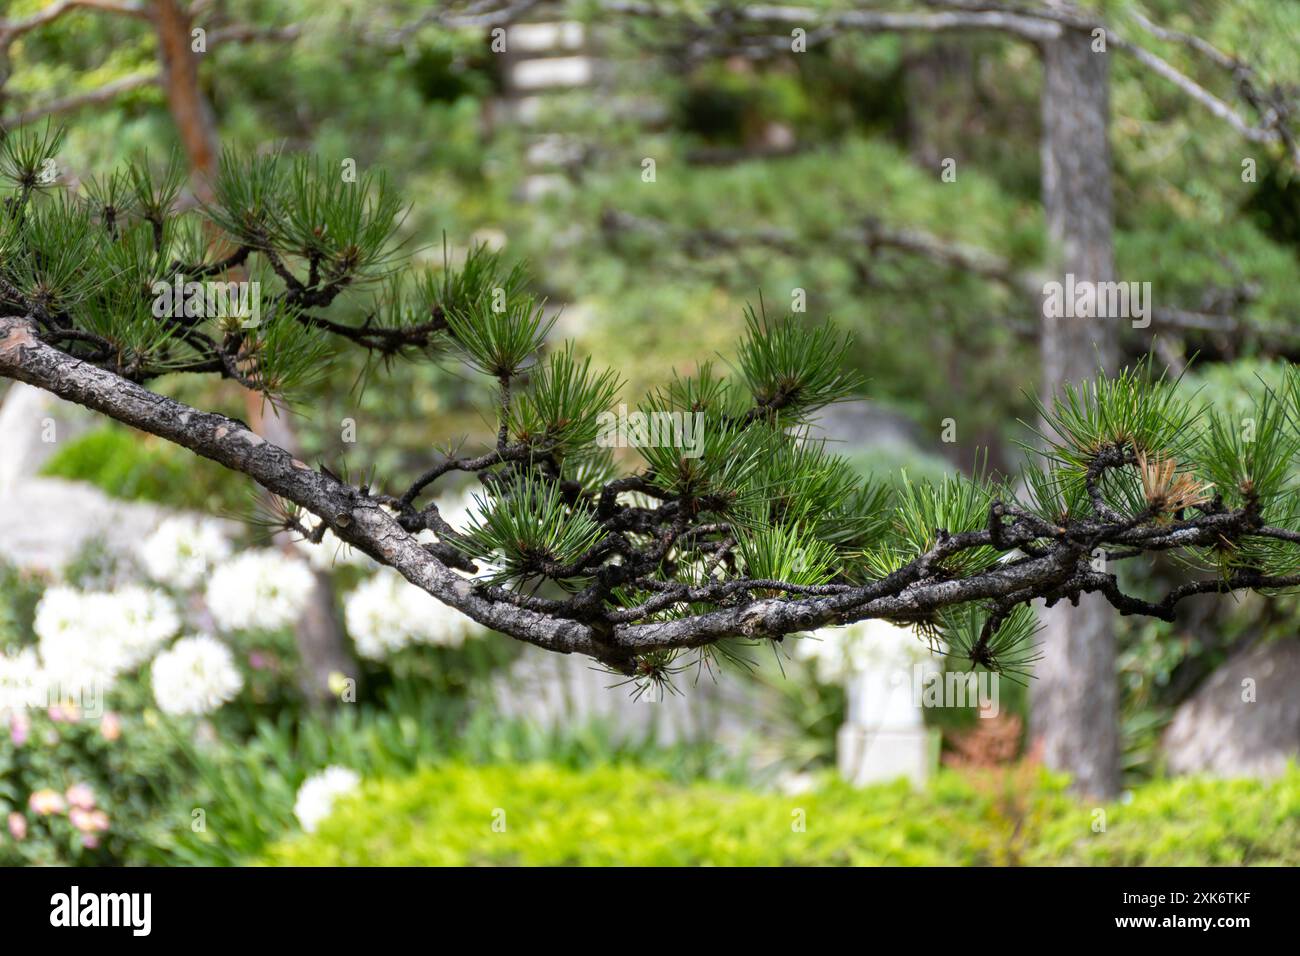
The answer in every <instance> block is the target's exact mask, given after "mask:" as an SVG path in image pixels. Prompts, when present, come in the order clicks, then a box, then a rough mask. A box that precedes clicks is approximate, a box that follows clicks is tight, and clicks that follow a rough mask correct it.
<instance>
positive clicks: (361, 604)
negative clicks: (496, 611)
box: [343, 568, 482, 660]
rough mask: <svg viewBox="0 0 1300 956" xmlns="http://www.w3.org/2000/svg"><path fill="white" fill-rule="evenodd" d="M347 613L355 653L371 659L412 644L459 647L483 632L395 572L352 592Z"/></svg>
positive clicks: (389, 571)
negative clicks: (467, 639) (469, 638)
mask: <svg viewBox="0 0 1300 956" xmlns="http://www.w3.org/2000/svg"><path fill="white" fill-rule="evenodd" d="M343 614H344V619H345V621H346V623H347V628H348V633H349V634H351V635H352V640H353V642H354V643H355V644H356V647H357V653H358V654H360V655H361V656H362V657H366V658H369V659H371V660H383V659H384V658H385V657H387V656H388V655H389V654H391V653H393V652H394V651H396V650H399V649H401V648H403V647H406V646H407V645H408V644H435V645H439V646H442V647H458V646H460V645H461V644H462V643H463V642H464V641H465V639H466V638H467V637H474V636H477V635H479V634H481V633H482V631H481V629H480V627H479V625H478V624H476V623H475V622H474V621H473V620H471V619H470V618H468V617H466V616H465V615H464V614H462V613H461V612H460V611H457V610H456V609H455V608H451V607H448V606H447V605H445V604H443V603H442V602H441V601H439V600H438V599H437V598H435V597H433V596H432V595H430V594H426V593H425V592H424V591H421V590H420V589H419V588H417V587H416V586H415V585H413V584H411V583H409V582H408V581H407V580H406V579H405V578H403V577H402V576H401V575H400V574H398V573H397V572H396V571H394V570H392V569H391V568H382V569H380V571H379V573H378V574H376V575H375V576H374V577H372V578H370V579H369V580H368V581H365V582H364V583H362V584H361V585H360V586H359V587H358V588H357V589H356V590H355V591H353V592H352V593H351V594H349V595H348V596H347V598H346V599H345V600H344V603H343Z"/></svg>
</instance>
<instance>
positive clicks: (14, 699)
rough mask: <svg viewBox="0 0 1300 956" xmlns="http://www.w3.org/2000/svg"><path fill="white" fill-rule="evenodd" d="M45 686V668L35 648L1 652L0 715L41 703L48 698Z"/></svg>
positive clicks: (41, 704)
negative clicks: (11, 652)
mask: <svg viewBox="0 0 1300 956" xmlns="http://www.w3.org/2000/svg"><path fill="white" fill-rule="evenodd" d="M46 687H47V682H46V678H45V668H43V667H42V666H41V660H40V658H39V657H37V655H36V648H34V647H27V648H24V649H23V650H21V651H18V652H17V653H16V654H0V714H2V713H4V712H5V711H9V710H25V709H26V708H28V707H42V706H44V705H45V703H46V701H47V699H48V698H47V694H46Z"/></svg>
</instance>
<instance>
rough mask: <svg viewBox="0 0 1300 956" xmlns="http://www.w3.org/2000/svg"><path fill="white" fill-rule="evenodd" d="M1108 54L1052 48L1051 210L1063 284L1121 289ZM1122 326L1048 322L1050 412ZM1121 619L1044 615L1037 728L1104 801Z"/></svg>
mask: <svg viewBox="0 0 1300 956" xmlns="http://www.w3.org/2000/svg"><path fill="white" fill-rule="evenodd" d="M1108 56H1109V54H1108V53H1105V52H1093V50H1092V48H1091V37H1090V36H1089V35H1088V34H1087V33H1084V32H1082V31H1077V30H1070V29H1067V30H1065V31H1063V33H1062V36H1061V38H1060V39H1058V40H1055V41H1050V42H1047V43H1045V44H1044V45H1043V97H1042V117H1043V138H1042V177H1043V183H1042V185H1043V205H1044V209H1045V212H1046V217H1047V228H1048V235H1049V237H1050V239H1051V241H1052V243H1053V254H1054V259H1053V262H1052V269H1053V271H1054V272H1055V273H1056V275H1057V276H1058V278H1059V279H1060V281H1064V276H1065V275H1067V274H1070V273H1073V275H1074V277H1075V280H1076V281H1083V280H1087V281H1092V282H1106V281H1111V280H1113V279H1114V271H1115V264H1114V248H1113V243H1112V237H1111V228H1112V213H1111V162H1110V145H1109V141H1108V138H1107V121H1108V117H1109V110H1110V103H1109V83H1108V66H1109V61H1108ZM1120 321H1122V320H1121V319H1119V318H1115V317H1111V318H1055V317H1049V316H1047V315H1046V310H1044V315H1043V319H1042V327H1041V330H1042V337H1041V352H1042V355H1041V358H1042V369H1043V378H1042V387H1041V394H1042V396H1043V398H1044V400H1045V401H1050V398H1051V396H1052V394H1053V392H1055V390H1056V389H1058V388H1059V387H1060V386H1061V385H1062V384H1063V383H1065V382H1078V381H1080V380H1082V379H1086V378H1089V377H1091V376H1093V375H1095V374H1096V373H1097V371H1098V368H1099V367H1100V368H1102V369H1105V370H1107V371H1111V370H1113V369H1114V366H1115V361H1116V355H1117V353H1118V339H1119V325H1118V323H1119V322H1120ZM1111 620H1112V617H1111V612H1110V609H1109V607H1108V605H1107V604H1106V602H1105V600H1104V599H1103V598H1102V597H1101V596H1100V595H1095V594H1094V595H1085V596H1084V597H1083V598H1082V599H1081V600H1080V601H1079V604H1078V606H1077V607H1071V606H1070V605H1069V604H1068V603H1065V602H1062V603H1061V604H1058V605H1057V606H1056V607H1054V608H1050V609H1046V610H1045V611H1044V613H1043V615H1042V622H1043V625H1044V627H1043V631H1042V634H1041V640H1042V654H1043V659H1042V660H1041V661H1040V662H1039V664H1038V665H1037V668H1036V676H1037V680H1036V681H1035V682H1034V686H1033V691H1032V695H1033V697H1032V711H1031V726H1032V732H1033V736H1034V737H1035V738H1036V741H1037V742H1039V743H1040V744H1041V746H1042V752H1043V759H1044V760H1045V762H1046V763H1047V765H1048V766H1049V767H1052V768H1053V769H1057V770H1064V771H1067V772H1068V773H1070V774H1071V775H1072V776H1073V778H1074V786H1075V789H1076V790H1078V791H1080V792H1082V793H1086V794H1089V795H1092V796H1095V797H1099V798H1109V797H1113V796H1115V795H1116V794H1117V793H1118V791H1119V688H1118V683H1117V677H1116V673H1115V637H1114V631H1113V628H1112V624H1111Z"/></svg>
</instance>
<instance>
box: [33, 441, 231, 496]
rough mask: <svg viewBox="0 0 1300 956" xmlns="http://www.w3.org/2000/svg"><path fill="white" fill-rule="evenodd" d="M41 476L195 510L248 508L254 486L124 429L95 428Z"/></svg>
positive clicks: (68, 446) (60, 454)
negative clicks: (81, 483)
mask: <svg viewBox="0 0 1300 956" xmlns="http://www.w3.org/2000/svg"><path fill="white" fill-rule="evenodd" d="M42 472H43V474H46V475H50V476H52V477H55V478H67V479H69V480H72V481H85V482H89V483H90V484H92V485H94V486H95V487H97V488H99V489H100V490H101V491H104V492H105V493H107V494H109V495H112V496H113V497H114V498H125V499H129V500H140V501H153V502H158V503H160V504H165V505H170V506H172V507H176V508H191V509H194V510H196V511H207V512H225V513H239V512H244V511H247V510H248V506H249V502H250V500H251V498H250V485H249V484H248V483H247V482H245V481H243V480H242V479H241V478H239V477H237V476H234V475H231V474H230V473H229V472H227V471H225V470H224V469H222V468H220V467H219V466H217V465H214V464H212V463H211V462H207V461H204V460H202V459H197V458H195V457H194V456H193V455H191V454H189V453H188V452H186V451H185V450H184V449H181V448H177V447H176V446H175V445H171V444H168V443H167V442H164V441H160V440H159V439H157V438H154V437H152V436H150V435H144V434H141V433H140V432H134V431H132V430H130V429H128V428H123V427H122V426H120V425H104V426H101V427H98V428H95V429H93V430H91V431H89V432H87V433H86V434H84V435H82V436H80V437H79V438H77V439H75V440H74V441H71V442H69V443H67V444H66V445H64V446H63V447H62V448H60V449H59V450H58V451H57V452H56V453H55V454H54V455H53V456H52V457H51V458H50V460H49V461H48V462H46V464H45V467H44V468H43V469H42Z"/></svg>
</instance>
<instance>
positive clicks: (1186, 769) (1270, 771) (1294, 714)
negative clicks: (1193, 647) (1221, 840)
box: [1163, 638, 1300, 777]
mask: <svg viewBox="0 0 1300 956" xmlns="http://www.w3.org/2000/svg"><path fill="white" fill-rule="evenodd" d="M1163 748H1164V752H1165V755H1166V758H1167V760H1168V766H1169V769H1170V770H1171V771H1172V772H1174V773H1197V774H1206V775H1208V776H1213V777H1272V776H1277V775H1278V774H1280V773H1282V771H1283V770H1284V769H1285V767H1286V764H1287V761H1288V760H1295V759H1300V640H1298V639H1293V638H1289V639H1286V640H1278V641H1270V642H1267V643H1262V644H1256V645H1255V646H1254V647H1251V648H1248V649H1247V650H1245V651H1243V652H1240V653H1238V654H1236V655H1234V656H1233V657H1231V658H1230V659H1229V660H1228V661H1227V662H1226V663H1225V664H1224V665H1223V666H1222V667H1220V668H1219V669H1218V670H1217V671H1215V672H1214V673H1213V674H1212V675H1210V677H1209V679H1208V680H1206V681H1205V683H1204V684H1202V685H1201V687H1199V688H1198V689H1197V691H1196V693H1194V694H1193V695H1192V696H1191V697H1190V698H1188V699H1187V700H1186V701H1184V702H1183V703H1182V705H1180V706H1179V708H1178V710H1177V711H1176V712H1175V714H1174V719H1173V721H1172V722H1171V723H1170V724H1169V726H1168V727H1167V728H1166V730H1165V734H1164V739H1163Z"/></svg>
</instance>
